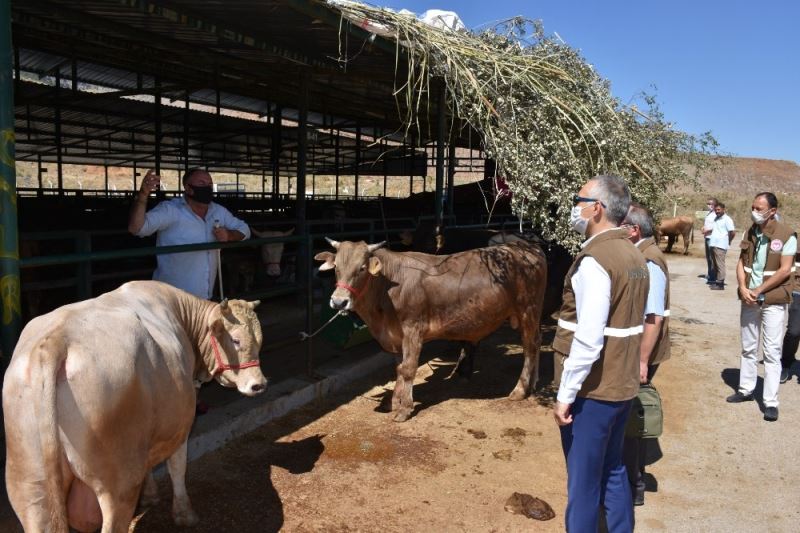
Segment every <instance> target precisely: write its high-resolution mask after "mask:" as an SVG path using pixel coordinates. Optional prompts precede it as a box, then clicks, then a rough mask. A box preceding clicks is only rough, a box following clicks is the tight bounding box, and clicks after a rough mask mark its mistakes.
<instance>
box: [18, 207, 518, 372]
mask: <svg viewBox="0 0 800 533" xmlns="http://www.w3.org/2000/svg"><path fill="white" fill-rule="evenodd" d="M337 222H341V223H349V224H352V225H356V226H358V225H361V226H363V228H362V229H349V230H344V231H332V232H326V233H308V234H306V235H288V236H279V237H265V238H251V239H247V240H243V241H237V242H225V243H220V242H209V243H197V244H185V245H179V246H143V247H140V248H129V249H115V250H101V251H98V250H92V242H93V239H94V238H96V237H109V236H111V237H113V236H114V235H127V232H124V231H121V230H101V231H93V232H89V231H61V232H35V233H25V234H22V237H23V239H28V240H39V241H48V240H49V241H53V240H62V241H63V240H67V241H72V243H73V248H74V250H75V251H74V252H72V253H62V254H53V255H40V256H33V257H25V258H22V259H20V268H21V270H24V271H27V270H29V269H37V268H43V267H48V266H63V265H74V266H75V268H76V271H75V275H74V276H69V277H65V278H60V279H56V280H41V281H28V282H23V286H22V291H23V294H24V293H26V292H30V291H35V290H46V289H51V288H68V287H75V291H76V292H75V296H76V300H84V299H87V298H91V297H92V284H93V282H95V281H100V280H109V279H131V275H132V274H136V275H137V276H141V275H143V274H147V273H149V272H152V269H135V270H125V271H114V272H109V273H93V272H92V265H93V264H94V263H96V262H102V261H113V260H119V259H128V258H144V257H153V256H156V255H160V254H172V253H183V252H194V251H204V250H217V249H221V250H226V249H237V248H246V247H255V246H260V245H263V244H273V243H284V244H292V243H294V244H297V245H298V252H297V259H296V261H297V262H298V264H297V265H296V267H299V266H300V265H299V262H300V261H302V262H303V268H296V272H303V273H305V275H304V276H303V279H298V276H295V279H294V282H293V283H288V284H283V285H280V286H277V287H271V288H264V289H260V290H255V291H251V292H247V293H245V294H238V295H235V296H236V297H237V298H242V299H250V300H252V299H264V298H274V297H278V296H286V295H290V294H298V295H302V298H303V301H304V305H305V320H304V322H305V328H306V329H305V330H306V331H308V332H311V331H313V330H314V327H315V325H314V316H313V310H314V283H313V281H314V259H313V258H314V251H315V250H319V249H321V248H323V247H324V248H327V247H328V244H327V243H326V242H325V240H324V238H325V237H333V238H335V239H337V240H347V239H362V238H366V240H368V241H369V242H375V241H376V240H383V239H385V240H390V242H393V241H391V239H389V238H388V237H389V235H397V234H399V233H400V232H403V231H412V232H413V231H414V230H415V229H416V228H415V226H414V225H413V224H409V225H407V226H403V223H404V222H413V220H412V219H410V218H396V219H387V220H386V221H385V222H386V229H384V221H382V220H372V219H349V220H348V219H344V220H342V221H308V222H307V223H306V224H307V226H308V227H309V228H313V227H319V226H321V225H323V224H324V225H331V226H333V225H335V224H336V223H337ZM389 222H391V223H392V224H396V225H397V226H396V227H389ZM290 223H291V222H287V221H282V222H274V223H268V224H262V225H260V226H270V225H272V226H277V225H280V226H284V227H285V226H286V225H287V224H290ZM378 225H380V226H378ZM509 226H513V227H514V228H516V227H517V226H518V225H517V223H516V222H514V223H513V224H510V223H509V221H503V222H498V223H494V224H488V225H487V224H471V225H461V226H448V227H449V228H460V229H487V228H490V229H501V230H502V229H504V228H508V227H509ZM376 234H382V235H381V239H376V238H375V237H376ZM298 341H299V339H298ZM305 344H306V347H305V350H306V359H307V368H308V372H309V374H312V373H313V369H314V361H313V349H312V348H313V344H312V340H311V339H308V340H306V341H305Z"/></svg>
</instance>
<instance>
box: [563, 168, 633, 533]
mask: <svg viewBox="0 0 800 533" xmlns="http://www.w3.org/2000/svg"><path fill="white" fill-rule="evenodd" d="M630 202H631V198H630V192H629V190H628V187H627V185H626V184H625V182H624V181H623V180H622V179H620V178H618V177H616V176H596V177H594V178H592V179H591V180H589V181H588V182H587V183H586V184H585V185H584V186H583V187H582V188H581V190H580V191H579V192H578V194H577V195H576V196H575V197H574V198H573V203H574V207H573V210H572V213H571V223H572V227H573V229H575V230H576V231H577V232H579V233H581V234H582V235H585V236H586V237H588V239H587V240H586V241H585V242H584V243H583V245H582V246H581V251H580V252H579V253H578V255H577V256H576V258H575V261H574V263H573V264H572V267H571V268H570V271H569V272H568V274H567V277H566V279H565V280H564V293H563V297H564V303H563V305H562V307H561V313H560V315H559V320H558V329H557V330H556V338H555V340H554V341H553V349H554V350H555V352H556V356H557V359H556V362H557V365H558V369H559V370H560V369H563V370H562V371H561V372H560V373H561V379H560V385H559V389H558V397H557V401H556V404H555V406H554V408H553V416H554V418H555V420H556V423H557V424H558V425H559V426H560V427H561V444H562V448H563V450H564V456H565V458H566V463H567V478H568V479H567V510H566V513H565V521H566V526H567V530H568V531H596V530H597V525H598V519H599V516H600V507H601V506H603V508H604V509H605V516H606V523H607V525H608V530H609V531H610V532H611V533H618V532H629V531H633V505H632V500H631V491H630V486H629V484H628V478H627V475H626V472H625V466H624V465H623V463H622V444H623V437H624V435H625V424H626V421H627V418H628V413H629V412H630V407H631V400H632V399H633V397H634V396H636V393H637V392H638V390H639V345H640V342H641V334H642V330H643V327H642V318H643V317H644V310H645V301H646V299H647V292H648V288H649V275H648V270H647V265H646V264H645V259H644V257H643V256H642V254H641V253H640V252H639V251H638V250H637V249H636V247H635V246H634V245H633V244H632V243H631V242H630V241H629V240H628V231H627V230H625V229H621V228H619V225H620V223H621V222H622V221H623V220H624V218H625V216H626V214H627V213H628V207H629V205H630Z"/></svg>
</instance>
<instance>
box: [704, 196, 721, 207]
mask: <svg viewBox="0 0 800 533" xmlns="http://www.w3.org/2000/svg"><path fill="white" fill-rule="evenodd" d="M706 202H711V203H712V204H714V205H715V206H717V205H719V200H717V199H716V198H714V197H713V196H709V197H708V200H706Z"/></svg>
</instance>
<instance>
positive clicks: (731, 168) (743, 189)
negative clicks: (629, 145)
mask: <svg viewBox="0 0 800 533" xmlns="http://www.w3.org/2000/svg"><path fill="white" fill-rule="evenodd" d="M717 163H718V164H717V165H715V167H714V168H713V169H711V170H709V171H707V172H705V173H704V174H703V175H702V176H700V179H699V184H698V187H697V188H694V187H691V186H689V185H683V186H678V187H675V188H674V190H672V191H670V196H671V197H672V199H673V201H672V202H667V203H668V205H666V206H664V209H663V210H662V213H663V214H664V215H665V216H669V215H671V214H672V211H673V209H675V207H677V209H676V211H677V214H679V215H681V214H684V215H691V214H693V213H694V212H695V211H696V210H701V209H705V203H706V199H707V198H708V197H709V196H713V197H715V198H717V199H719V200H720V201H721V202H723V203H725V205H726V208H727V212H728V214H729V215H730V216H731V218H733V220H734V222H735V223H736V227H737V229H743V228H746V227H748V226H749V225H750V205H751V202H752V200H753V196H754V195H756V194H757V193H759V192H763V191H771V192H774V193H775V194H776V195H777V197H778V203H779V205H780V209H779V210H780V212H781V213H782V215H783V217H784V218H785V220H786V221H787V222H788V223H789V224H791V225H792V227H795V228H800V165H798V164H797V163H795V162H793V161H779V160H772V159H758V158H744V157H726V158H720V159H719V160H718V161H717Z"/></svg>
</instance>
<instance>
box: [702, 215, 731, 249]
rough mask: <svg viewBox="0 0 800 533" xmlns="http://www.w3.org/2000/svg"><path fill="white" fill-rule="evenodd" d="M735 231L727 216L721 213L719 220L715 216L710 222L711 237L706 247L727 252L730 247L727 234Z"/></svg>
mask: <svg viewBox="0 0 800 533" xmlns="http://www.w3.org/2000/svg"><path fill="white" fill-rule="evenodd" d="M735 229H736V228H734V226H733V220H732V219H731V217H729V216H728V215H726V214H724V213H723V214H722V215H721V216H720V217H719V218H717V217H716V216H715V217H714V220H713V221H712V222H711V236H710V237H709V239H708V245H709V246H712V247H714V248H722V249H723V250H727V249H728V247H729V246H730V239H729V238H728V234H729V232H731V231H734V230H735Z"/></svg>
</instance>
